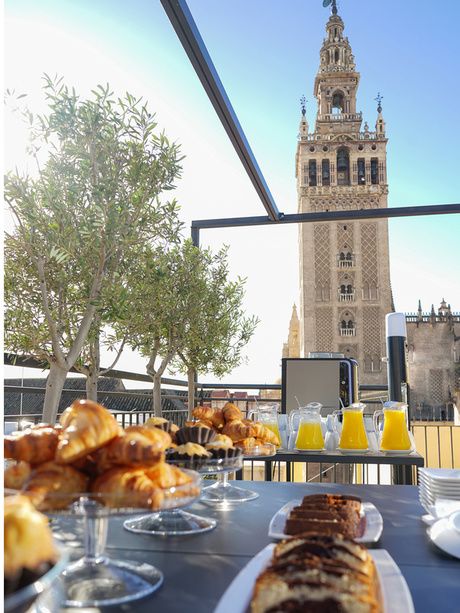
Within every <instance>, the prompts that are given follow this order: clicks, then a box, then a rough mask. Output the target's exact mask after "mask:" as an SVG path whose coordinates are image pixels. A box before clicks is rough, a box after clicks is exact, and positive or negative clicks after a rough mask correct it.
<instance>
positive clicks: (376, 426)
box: [372, 409, 383, 437]
mask: <svg viewBox="0 0 460 613" xmlns="http://www.w3.org/2000/svg"><path fill="white" fill-rule="evenodd" d="M380 417H383V411H382V409H380V410H379V411H375V413H374V415H373V416H372V421H373V422H374V430H375V434H376V435H377V437H378V435H379V418H380Z"/></svg>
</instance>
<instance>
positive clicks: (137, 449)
mask: <svg viewBox="0 0 460 613" xmlns="http://www.w3.org/2000/svg"><path fill="white" fill-rule="evenodd" d="M170 446H171V436H170V435H169V434H168V433H167V432H165V431H164V430H160V429H159V428H144V427H142V426H128V427H127V428H126V429H125V431H124V434H123V435H122V436H118V437H117V438H115V439H113V441H111V442H110V443H109V444H108V445H106V446H105V447H102V449H99V450H98V451H97V452H96V453H95V454H94V457H95V460H96V463H97V467H98V471H99V472H100V473H101V472H104V471H105V470H108V469H109V468H113V467H114V466H116V465H121V466H136V465H148V464H155V463H157V462H160V461H161V460H164V451H165V449H167V448H168V447H170Z"/></svg>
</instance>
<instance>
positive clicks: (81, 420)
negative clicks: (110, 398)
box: [56, 400, 121, 464]
mask: <svg viewBox="0 0 460 613" xmlns="http://www.w3.org/2000/svg"><path fill="white" fill-rule="evenodd" d="M60 422H61V424H62V427H63V432H62V434H61V436H60V439H59V443H58V446H57V450H56V461H57V462H60V463H61V464H70V463H72V462H75V460H78V459H79V458H81V457H83V456H85V455H88V454H89V453H91V452H92V451H95V450H96V449H99V447H102V446H103V445H105V444H106V443H108V442H109V441H111V440H112V439H113V438H115V437H116V436H118V435H119V434H120V431H121V428H120V426H119V425H118V423H117V421H116V419H115V418H114V417H113V415H112V414H111V413H110V412H109V411H107V409H105V408H104V407H103V406H101V405H100V404H97V402H93V401H91V400H76V401H75V402H73V403H72V405H71V406H70V407H68V408H67V409H66V410H65V411H64V413H63V414H62V415H61V419H60Z"/></svg>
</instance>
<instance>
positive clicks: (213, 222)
mask: <svg viewBox="0 0 460 613" xmlns="http://www.w3.org/2000/svg"><path fill="white" fill-rule="evenodd" d="M454 213H460V204H429V205H425V206H400V207H390V208H382V209H355V210H352V211H347V210H344V211H323V212H320V213H298V214H292V215H283V216H282V217H280V219H278V220H277V221H273V220H272V219H270V218H269V217H267V216H265V215H263V216H259V217H228V218H222V219H197V220H194V221H192V231H193V230H194V229H204V228H208V229H209V228H230V227H239V226H265V225H282V224H286V223H308V222H319V221H342V220H350V221H354V220H359V219H385V218H390V217H416V216H422V215H448V214H454Z"/></svg>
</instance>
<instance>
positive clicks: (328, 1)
mask: <svg viewBox="0 0 460 613" xmlns="http://www.w3.org/2000/svg"><path fill="white" fill-rule="evenodd" d="M330 4H332V8H331V11H332V14H333V15H337V0H323V6H324V7H326V6H329V5H330Z"/></svg>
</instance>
